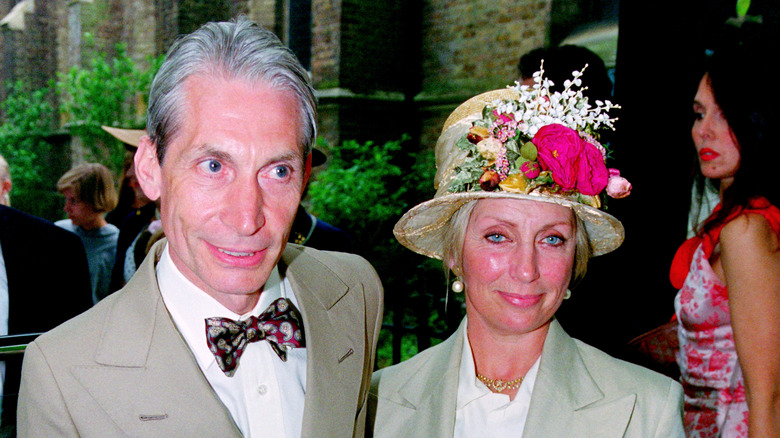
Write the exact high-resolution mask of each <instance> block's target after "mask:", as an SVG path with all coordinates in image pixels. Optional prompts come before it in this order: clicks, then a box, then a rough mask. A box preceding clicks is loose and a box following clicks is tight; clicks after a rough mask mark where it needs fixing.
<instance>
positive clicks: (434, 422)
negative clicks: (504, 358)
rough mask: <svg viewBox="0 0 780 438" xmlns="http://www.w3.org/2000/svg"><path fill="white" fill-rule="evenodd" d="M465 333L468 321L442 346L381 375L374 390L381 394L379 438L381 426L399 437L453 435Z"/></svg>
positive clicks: (384, 371)
mask: <svg viewBox="0 0 780 438" xmlns="http://www.w3.org/2000/svg"><path fill="white" fill-rule="evenodd" d="M464 330H465V319H464V321H463V322H461V325H460V327H458V329H457V330H456V331H455V333H453V334H452V335H451V336H450V337H449V338H447V339H446V340H445V341H444V342H442V343H441V344H439V345H436V346H435V347H433V348H431V349H429V350H426V351H425V352H422V353H420V355H418V356H416V357H414V358H412V359H410V360H409V362H406V363H405V365H404V366H403V367H393V368H389V369H386V370H382V371H381V372H380V373H381V377H380V378H379V388H375V391H377V392H378V393H380V394H382V395H381V399H382V401H381V402H380V403H379V410H378V411H377V412H376V418H377V420H376V424H377V426H376V427H377V429H376V434H377V436H383V432H382V430H381V428H382V427H383V426H382V424H388V425H392V427H391V428H390V429H391V430H393V431H394V432H393V433H396V432H397V435H398V436H425V437H441V436H452V434H453V433H454V431H455V409H456V407H457V406H456V405H457V396H458V374H459V370H460V359H461V355H462V353H463V343H462V342H463V333H464ZM398 406H400V407H402V408H403V409H402V408H399V407H398ZM385 409H386V410H385ZM385 435H386V434H385Z"/></svg>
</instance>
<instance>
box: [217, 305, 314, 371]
mask: <svg viewBox="0 0 780 438" xmlns="http://www.w3.org/2000/svg"><path fill="white" fill-rule="evenodd" d="M264 339H265V340H267V341H268V342H269V343H270V345H271V348H273V350H274V351H275V352H276V354H278V355H279V358H280V359H282V360H283V361H286V360H287V350H288V349H290V348H296V347H306V340H305V339H304V336H303V319H302V318H301V314H300V312H298V309H296V308H295V306H294V305H293V304H292V303H291V302H290V301H288V300H287V298H279V299H278V300H276V301H274V302H273V303H271V305H270V306H268V309H266V310H265V312H263V313H262V314H260V316H258V317H254V316H252V317H250V318H249V319H246V320H244V321H233V320H232V319H228V318H206V343H207V344H208V346H209V350H211V352H212V353H214V357H215V358H216V360H217V365H219V368H220V369H221V370H222V371H223V372H224V373H225V374H226V375H227V376H228V377H233V374H235V372H236V367H238V360H239V359H240V358H241V355H242V354H243V353H244V349H245V348H246V346H247V344H248V343H249V342H257V341H262V340H264Z"/></svg>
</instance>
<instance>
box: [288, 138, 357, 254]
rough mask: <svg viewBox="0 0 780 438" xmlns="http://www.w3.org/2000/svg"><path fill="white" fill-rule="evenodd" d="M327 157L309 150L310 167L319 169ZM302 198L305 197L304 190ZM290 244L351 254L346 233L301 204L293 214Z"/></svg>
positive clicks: (317, 151)
mask: <svg viewBox="0 0 780 438" xmlns="http://www.w3.org/2000/svg"><path fill="white" fill-rule="evenodd" d="M327 160H328V157H327V156H326V155H325V153H324V152H322V151H321V150H319V149H317V148H312V150H311V167H312V168H314V167H319V166H322V165H323V164H325V162H326V161H327ZM303 197H304V198H305V197H306V190H305V189H304V194H303ZM287 241H288V242H290V243H297V244H298V245H304V246H308V247H310V248H317V249H321V250H325V251H339V252H353V247H352V239H351V238H350V237H349V234H347V232H346V231H344V230H342V229H340V228H337V227H334V226H333V225H331V224H329V223H327V222H325V221H324V220H322V219H320V218H318V217H317V216H315V215H314V214H312V213H311V212H309V211H307V210H306V208H305V207H304V206H303V204H300V205H298V211H297V212H296V213H295V220H293V225H292V229H291V230H290V237H289V238H288V239H287Z"/></svg>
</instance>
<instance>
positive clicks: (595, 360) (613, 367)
mask: <svg viewBox="0 0 780 438" xmlns="http://www.w3.org/2000/svg"><path fill="white" fill-rule="evenodd" d="M574 342H575V344H576V345H577V349H578V350H579V352H580V355H581V356H582V358H583V360H584V361H585V363H586V365H587V366H588V370H589V371H590V372H591V374H592V376H593V378H594V379H595V380H597V381H598V382H599V384H600V385H601V386H606V387H608V388H614V389H621V388H624V389H629V388H634V389H636V390H638V391H640V392H646V393H649V394H656V395H661V396H664V397H665V396H666V393H667V392H668V391H669V390H670V388H671V387H672V386H674V385H678V384H677V382H675V381H674V380H672V379H671V378H669V377H667V376H664V375H663V374H660V373H657V372H655V371H652V370H650V369H647V368H645V367H642V366H639V365H636V364H633V363H630V362H626V361H624V360H621V359H617V358H615V357H612V356H610V355H608V354H607V353H604V352H603V351H601V350H599V349H597V348H595V347H592V346H590V345H588V344H586V343H584V342H582V341H580V340H577V339H575V340H574ZM678 386H679V385H678Z"/></svg>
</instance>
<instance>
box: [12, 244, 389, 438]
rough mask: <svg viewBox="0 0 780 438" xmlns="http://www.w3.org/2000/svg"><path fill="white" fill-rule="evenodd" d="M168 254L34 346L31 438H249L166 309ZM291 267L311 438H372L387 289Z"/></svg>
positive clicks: (336, 261) (369, 272)
mask: <svg viewBox="0 0 780 438" xmlns="http://www.w3.org/2000/svg"><path fill="white" fill-rule="evenodd" d="M162 243H163V242H160V243H158V244H157V245H156V246H155V247H154V248H153V250H152V253H153V254H154V257H151V256H150V257H147V258H146V260H145V261H144V263H143V264H142V265H141V267H140V268H139V272H138V273H136V275H135V276H134V277H133V278H132V279H131V280H130V283H129V284H128V285H127V287H125V288H124V289H122V290H121V291H118V292H116V293H114V294H112V295H110V296H109V297H108V298H106V299H104V300H102V301H101V302H100V303H98V304H97V305H96V306H95V307H93V308H92V309H91V310H89V311H87V312H85V313H83V314H81V315H79V316H78V317H76V318H74V319H72V320H70V321H68V322H66V323H65V324H63V325H61V326H59V327H57V328H56V329H54V330H52V331H50V332H48V333H46V334H44V335H42V336H40V337H39V338H38V339H37V340H36V341H35V342H33V343H31V344H30V345H29V346H28V348H27V351H26V353H25V357H24V364H23V371H22V386H21V390H20V395H19V409H18V416H17V417H18V433H19V436H20V437H22V438H24V437H46V438H50V437H76V436H81V437H100V438H105V437H188V438H191V437H220V438H222V437H239V436H241V433H240V431H239V429H238V428H237V427H236V425H235V423H234V421H233V419H232V417H231V415H230V413H229V411H228V410H227V408H225V406H224V405H223V404H222V403H221V402H220V400H219V398H218V397H217V395H216V393H215V392H214V390H213V389H212V388H211V386H210V385H209V383H208V381H207V380H206V378H205V377H204V375H203V373H202V372H201V370H200V368H199V367H198V364H197V362H196V361H195V358H194V356H193V355H192V353H191V351H190V350H189V348H188V347H187V344H186V342H185V341H184V340H183V338H182V337H181V335H180V334H179V332H178V331H177V330H176V328H175V326H174V323H173V321H172V320H171V317H170V315H169V314H168V311H167V310H166V308H165V305H164V303H163V301H162V297H161V295H160V291H159V289H158V287H157V279H156V275H155V263H156V261H157V260H159V257H160V254H161V252H162ZM279 267H280V271H281V272H282V273H283V275H286V276H287V278H289V280H290V283H291V285H292V287H293V290H294V291H295V296H296V298H297V299H298V303H299V304H300V310H301V313H302V315H303V322H304V327H305V330H306V336H307V339H306V342H307V353H306V354H307V376H306V397H305V402H304V412H303V427H302V435H303V436H306V437H315V436H316V437H351V436H362V435H363V430H364V426H365V410H366V406H365V405H366V398H367V397H366V396H367V392H368V387H369V384H370V378H371V371H372V370H373V363H374V356H375V352H376V342H377V337H378V335H379V330H380V327H381V323H382V287H381V284H380V281H379V278H378V277H377V275H376V273H375V271H374V270H373V268H372V267H371V266H370V265H369V264H368V262H366V261H365V260H364V259H362V258H360V257H358V256H355V255H351V254H346V253H333V252H323V251H317V250H312V249H309V248H303V247H300V246H298V245H288V247H287V249H286V250H285V251H284V254H283V256H282V261H281V262H280V264H279Z"/></svg>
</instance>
